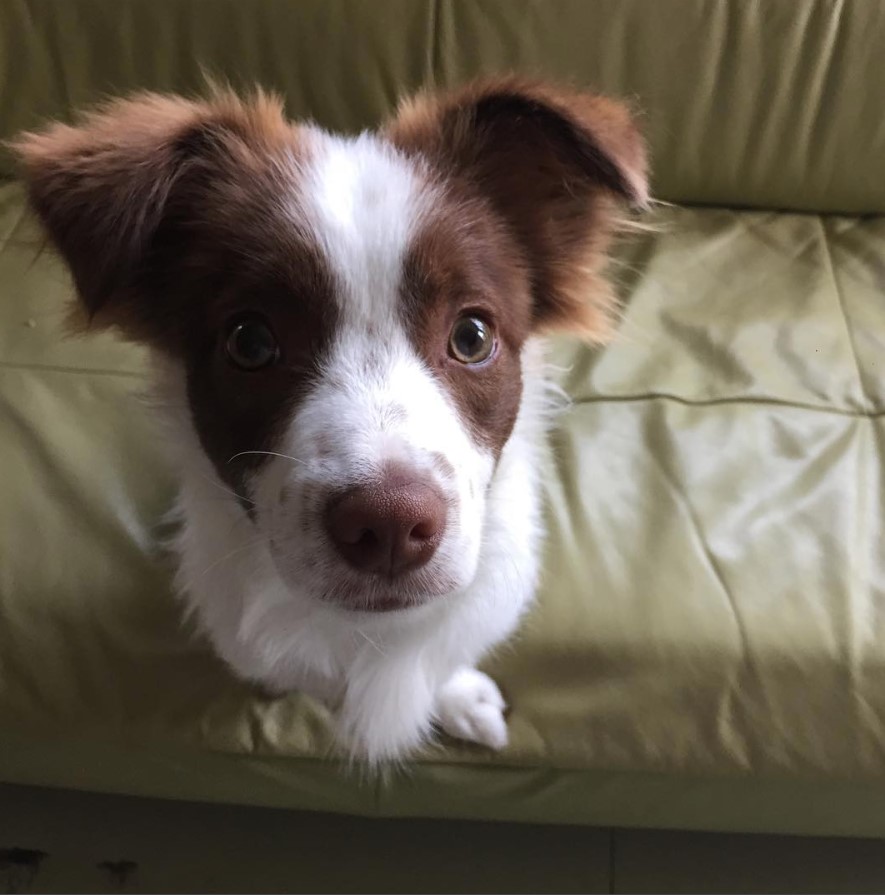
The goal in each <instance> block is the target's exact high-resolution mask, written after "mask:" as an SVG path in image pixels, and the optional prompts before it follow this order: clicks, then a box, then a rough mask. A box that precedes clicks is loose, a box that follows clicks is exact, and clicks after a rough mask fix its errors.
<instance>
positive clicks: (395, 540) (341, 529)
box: [326, 473, 446, 577]
mask: <svg viewBox="0 0 885 895" xmlns="http://www.w3.org/2000/svg"><path fill="white" fill-rule="evenodd" d="M445 526H446V501H445V498H444V497H443V495H442V494H441V493H440V492H439V490H438V489H437V488H436V487H435V486H434V485H433V484H432V483H429V482H427V481H426V480H424V479H422V478H421V477H420V476H419V475H413V476H409V475H408V474H403V473H396V474H394V475H389V476H387V477H386V478H385V479H384V480H382V481H381V482H379V483H377V484H371V485H362V486H359V487H357V488H351V489H350V490H349V491H346V492H344V493H343V494H338V495H336V496H335V497H334V498H333V499H332V501H331V502H330V504H329V506H328V509H327V513H326V527H327V528H328V531H329V535H330V537H331V538H332V541H333V543H334V544H335V547H336V548H337V549H338V552H339V553H340V554H341V555H342V556H343V557H344V558H345V559H346V560H347V562H349V563H350V565H352V566H353V567H354V568H356V569H359V570H360V571H363V572H374V573H376V574H382V575H386V576H391V577H392V576H394V575H399V574H402V573H403V572H407V571H410V570H412V569H417V568H420V567H421V566H423V565H424V564H425V563H426V562H427V561H428V560H429V559H430V557H431V556H433V554H434V552H435V551H436V548H437V547H438V546H439V542H440V540H441V538H442V535H443V531H444V530H445Z"/></svg>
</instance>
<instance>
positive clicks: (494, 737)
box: [434, 667, 507, 749]
mask: <svg viewBox="0 0 885 895" xmlns="http://www.w3.org/2000/svg"><path fill="white" fill-rule="evenodd" d="M506 708H507V706H506V704H505V702H504V697H503V696H502V695H501V691H500V690H499V689H498V685H497V684H496V683H495V682H494V681H493V680H492V679H491V678H490V677H489V676H488V675H487V674H483V672H481V671H477V670H476V669H475V668H466V667H464V668H459V669H458V670H457V671H456V672H455V673H454V674H453V675H452V676H451V677H450V678H449V679H448V680H447V681H446V682H445V684H443V686H442V687H440V689H439V692H438V693H437V696H436V711H435V713H434V714H435V718H436V720H437V722H438V723H439V725H440V727H442V729H443V730H444V731H445V732H446V733H447V734H449V735H450V736H453V737H456V738H457V739H459V740H470V741H471V742H474V743H480V744H482V745H483V746H488V747H489V748H490V749H503V748H504V747H505V746H506V745H507V722H506V721H505V720H504V712H505V710H506Z"/></svg>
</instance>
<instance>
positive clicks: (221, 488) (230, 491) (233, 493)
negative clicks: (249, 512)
mask: <svg viewBox="0 0 885 895" xmlns="http://www.w3.org/2000/svg"><path fill="white" fill-rule="evenodd" d="M232 459H233V457H231V460H232ZM228 463H230V460H228ZM200 478H203V479H205V480H206V481H207V482H208V483H209V484H210V485H214V486H215V487H216V488H218V490H219V491H224V493H225V494H230V495H231V497H236V498H237V500H243V501H245V502H246V503H248V504H250V505H251V506H253V507H254V506H255V501H254V500H252V498H250V497H246V495H245V494H239V493H238V492H236V491H234V490H233V489H232V488H226V487H225V486H224V485H222V484H221V482H216V481H215V479H213V478H210V477H209V476H208V475H206V474H205V473H202V472H201V473H200Z"/></svg>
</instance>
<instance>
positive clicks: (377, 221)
mask: <svg viewBox="0 0 885 895" xmlns="http://www.w3.org/2000/svg"><path fill="white" fill-rule="evenodd" d="M312 137H313V146H312V152H311V153H310V157H311V161H310V162H309V164H308V168H307V170H306V171H305V178H304V182H303V187H302V190H303V192H302V193H301V199H302V202H303V205H302V207H301V209H300V211H301V214H302V215H304V216H306V218H307V224H308V227H309V231H310V233H311V235H312V236H313V238H314V239H316V240H317V242H318V244H319V246H320V248H321V250H322V251H323V254H324V256H325V260H326V263H327V264H328V265H329V268H330V269H331V270H332V271H333V272H334V274H335V278H336V280H337V285H338V287H339V290H336V292H337V294H338V301H339V304H340V306H341V310H342V312H343V313H344V316H345V319H346V320H349V321H351V322H361V323H362V322H367V321H368V320H370V319H375V320H378V319H379V318H380V319H381V320H387V319H389V318H390V317H391V316H393V312H394V309H395V303H396V301H397V298H398V294H399V287H400V280H401V275H402V265H403V258H404V257H405V255H406V252H407V251H408V248H409V245H410V243H411V241H412V239H413V238H414V235H415V233H416V232H417V229H418V227H419V226H420V223H421V219H422V217H423V216H424V214H425V213H426V211H427V209H428V208H429V207H430V204H431V202H432V199H433V189H432V187H431V186H430V185H429V184H428V182H427V180H426V178H425V177H424V176H422V171H421V170H420V168H419V167H418V165H417V164H416V163H415V162H414V161H412V160H411V159H408V158H406V157H405V156H403V155H402V154H401V153H399V152H398V151H397V150H396V149H395V148H394V147H393V146H391V145H389V144H388V143H385V142H384V141H382V140H379V139H378V138H377V137H374V136H372V135H370V134H363V135H362V136H360V137H357V138H356V139H346V138H341V137H335V136H331V135H329V134H326V133H323V132H321V131H314V132H312Z"/></svg>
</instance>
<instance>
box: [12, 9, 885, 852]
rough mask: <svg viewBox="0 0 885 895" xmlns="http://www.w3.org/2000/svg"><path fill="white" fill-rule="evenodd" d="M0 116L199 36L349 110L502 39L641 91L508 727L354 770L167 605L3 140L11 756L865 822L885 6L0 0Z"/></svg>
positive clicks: (134, 391)
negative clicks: (635, 148) (234, 670)
mask: <svg viewBox="0 0 885 895" xmlns="http://www.w3.org/2000/svg"><path fill="white" fill-rule="evenodd" d="M0 60H3V61H2V64H0V136H2V137H4V138H5V137H9V136H11V135H12V134H13V133H15V132H17V131H18V130H20V129H22V128H26V127H32V126H35V125H37V124H38V123H39V122H41V121H42V120H44V119H45V118H46V117H61V118H67V117H68V116H69V115H70V114H71V111H72V110H73V109H75V108H77V107H80V106H82V105H84V104H88V103H90V102H93V101H95V100H97V99H99V98H101V97H102V96H105V95H107V94H117V93H121V92H125V91H128V90H131V89H135V88H151V89H157V90H177V91H194V90H199V89H200V86H201V84H202V83H203V73H204V71H208V72H210V73H213V74H215V75H220V76H223V77H225V78H227V79H229V80H230V81H231V82H232V83H233V84H234V85H235V86H239V85H246V84H250V83H252V82H254V81H258V82H260V83H262V84H263V85H265V86H267V87H269V88H274V89H277V90H279V91H281V92H282V93H283V94H284V96H285V98H286V103H287V108H288V111H289V113H290V114H291V115H292V116H293V117H310V118H313V119H315V120H316V121H318V122H319V123H321V124H323V125H325V126H328V127H331V128H336V129H344V130H348V131H355V130H358V129H360V128H363V127H366V126H371V125H372V124H373V123H375V122H377V121H378V120H380V119H381V118H382V117H383V116H384V115H385V114H386V113H387V112H389V111H390V110H391V108H392V107H393V105H394V104H395V103H396V101H397V98H398V97H399V96H400V95H401V94H403V93H405V92H408V91H410V90H412V89H414V88H416V87H418V86H419V85H428V84H435V85H441V86H442V85H451V84H455V83H457V82H460V81H461V80H463V79H465V78H467V77H469V76H471V75H474V74H477V73H479V72H490V71H501V70H511V69H516V70H519V71H522V72H526V73H529V74H540V75H545V76H550V77H556V78H562V79H567V80H570V81H572V82H575V83H578V84H582V85H592V86H594V87H595V88H597V89H599V90H602V91H605V92H608V93H611V94H614V95H617V96H621V97H625V98H627V99H629V100H631V101H633V102H634V103H635V104H636V105H637V107H638V108H639V109H640V110H642V126H643V129H644V131H645V133H646V134H647V136H648V140H649V144H650V147H651V157H652V161H653V169H654V193H655V196H656V197H657V198H658V199H659V200H660V202H661V204H660V206H659V207H658V208H657V209H656V210H655V211H654V212H653V213H652V214H651V215H649V217H648V218H647V219H646V221H645V223H647V224H648V225H649V226H648V227H647V228H646V230H645V232H641V233H637V234H635V235H633V236H631V237H630V239H629V240H627V241H625V242H624V244H623V245H622V246H621V247H620V248H619V251H618V255H617V258H616V260H615V262H614V265H613V268H612V273H613V277H614V279H615V281H616V283H617V284H618V290H619V292H620V294H621V295H622V297H623V298H624V301H625V313H624V321H623V324H622V326H621V328H620V333H619V336H618V338H617V339H616V340H615V341H614V342H613V343H612V344H611V345H610V346H608V347H606V348H604V349H590V348H588V347H585V346H583V345H579V344H577V343H575V342H573V341H570V340H568V339H561V340H559V341H558V342H557V343H556V345H555V351H554V356H555V361H556V364H557V366H558V368H559V369H560V373H559V374H558V375H559V376H560V379H561V384H562V386H563V388H564V389H565V390H566V391H567V392H568V394H569V395H570V396H571V398H572V401H573V404H572V407H571V409H570V411H569V412H568V413H567V414H566V415H565V416H563V417H562V418H561V419H560V421H559V423H558V425H557V428H556V431H555V433H554V438H553V452H552V458H551V462H550V464H549V469H548V470H547V474H546V505H547V517H548V523H549V531H550V536H549V540H548V545H547V549H546V560H545V570H546V571H545V575H544V583H543V587H542V591H541V594H540V597H539V600H538V603H537V605H536V607H535V609H534V610H533V611H532V613H531V614H530V616H529V617H528V618H527V619H526V622H525V624H524V626H523V628H522V629H521V631H520V633H519V636H518V637H517V638H516V639H515V640H514V641H513V642H512V644H510V645H509V646H508V647H506V648H504V649H502V650H500V651H499V652H498V653H497V654H496V655H495V656H493V657H492V658H491V659H490V660H489V662H488V667H489V669H490V670H491V671H492V672H493V674H494V676H495V678H496V679H497V680H499V681H500V682H501V684H502V687H503V689H504V690H505V692H506V694H507V696H508V698H509V700H510V702H511V703H512V707H513V708H512V714H511V717H510V730H511V739H512V742H511V745H510V747H509V748H508V749H507V750H506V751H505V752H503V753H501V754H491V753H489V752H487V751H485V750H483V749H480V748H478V747H470V746H466V745H461V744H457V743H454V742H450V741H444V742H440V743H439V744H438V745H436V746H433V747H431V748H429V749H427V750H426V751H425V752H424V753H423V754H422V755H421V756H419V757H418V758H417V759H416V760H415V761H414V762H413V763H411V764H410V766H409V767H408V769H407V771H406V772H404V773H399V774H393V775H390V776H389V777H386V778H384V779H379V780H375V781H367V780H365V779H362V778H360V777H359V776H358V775H354V774H348V773H346V771H344V770H343V769H342V767H341V766H340V765H339V764H338V763H337V762H335V761H334V760H330V759H329V757H328V751H329V744H330V737H329V723H328V717H327V715H326V713H325V712H324V710H323V709H321V708H320V707H319V706H317V705H316V704H314V703H312V702H311V701H310V700H308V699H306V698H303V697H301V696H299V695H297V694H293V695H291V696H289V697H286V698H283V699H275V700H272V699H269V698H267V697H265V696H263V695H261V694H259V693H256V692H255V691H254V690H253V689H251V688H250V687H249V686H247V685H245V684H243V683H241V682H238V681H237V680H235V679H234V678H233V677H232V676H231V675H230V674H229V673H228V672H227V671H226V669H225V668H224V667H223V666H222V665H221V664H220V662H218V661H217V660H216V659H215V658H214V657H213V656H212V654H211V653H210V651H209V649H208V647H207V646H206V645H205V644H204V643H202V642H200V641H199V640H198V639H196V638H194V637H193V636H192V634H191V632H190V631H189V630H188V629H187V627H186V625H184V624H183V622H182V619H181V613H180V607H179V605H178V604H177V602H176V599H175V597H174V595H173V593H172V590H171V587H170V575H171V562H170V559H169V557H168V556H167V555H166V554H165V553H164V552H163V550H162V549H161V546H160V545H161V542H162V538H163V536H164V534H166V533H167V532H166V523H164V516H165V513H166V511H167V510H168V509H169V507H170V505H171V502H172V500H173V494H174V484H173V476H172V471H171V470H170V468H169V467H168V466H167V465H166V464H165V462H164V460H163V451H162V447H161V445H160V444H159V443H158V439H157V438H156V436H155V432H154V430H153V428H152V425H151V422H150V419H149V416H148V414H147V413H146V411H145V409H144V407H143V405H142V404H141V402H140V400H139V398H138V393H139V390H140V388H141V386H142V385H143V383H144V373H145V366H144V357H143V355H142V354H141V353H140V352H139V350H137V349H135V348H133V347H131V346H128V345H124V344H123V343H121V342H118V341H116V340H115V339H114V338H113V337H111V336H107V335H102V336H89V337H81V338H66V337H65V336H64V335H63V327H62V323H63V317H64V311H65V304H66V301H67V300H68V298H69V296H70V293H71V285H70V282H69V281H68V279H67V277H66V274H65V272H64V270H63V268H62V266H61V264H60V263H59V261H58V260H57V259H55V258H53V257H52V256H51V254H49V253H45V252H41V251H40V247H41V234H40V233H39V231H38V230H37V227H36V225H35V223H34V221H33V220H32V219H31V218H30V217H29V216H28V215H27V214H26V213H25V209H24V203H23V192H22V189H21V187H20V185H19V184H17V183H16V182H15V178H14V169H13V166H12V161H11V159H10V158H9V156H8V155H4V156H3V157H2V159H0V173H2V175H3V178H4V180H3V182H2V185H0V457H2V463H0V781H3V782H5V783H13V784H27V785H31V786H39V787H52V788H63V789H76V790H84V791H89V792H94V793H118V794H126V795H130V796H153V797H161V798H168V799H188V800H195V801H205V802H219V803H226V804H242V805H255V806H265V807H279V808H290V809H301V810H310V811H314V810H315V811H323V812H332V813H345V814H351V815H365V816H370V817H387V818H395V817H424V818H459V819H475V820H494V821H519V822H531V823H540V824H571V825H601V826H605V827H611V826H618V827H655V828H672V829H684V830H718V831H726V830H730V831H744V832H769V833H775V832H779V833H791V834H806V835H811V834H817V835H828V836H832V835H838V836H874V837H880V836H885V527H883V517H885V513H883V509H885V474H883V468H885V459H883V458H885V114H883V113H882V108H881V98H882V96H885V11H883V9H882V7H881V6H880V5H879V4H876V3H870V2H865V0H844V2H842V3H831V2H826V0H805V2H802V3H785V2H777V0H766V2H752V0H722V2H717V0H594V2H592V3H591V2H586V0H481V2H477V0H379V2H377V3H365V2H361V0H249V2H246V0H213V2H211V3H207V2H204V0H155V2H150V3H149V2H144V0H5V2H4V3H3V4H2V5H0Z"/></svg>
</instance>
